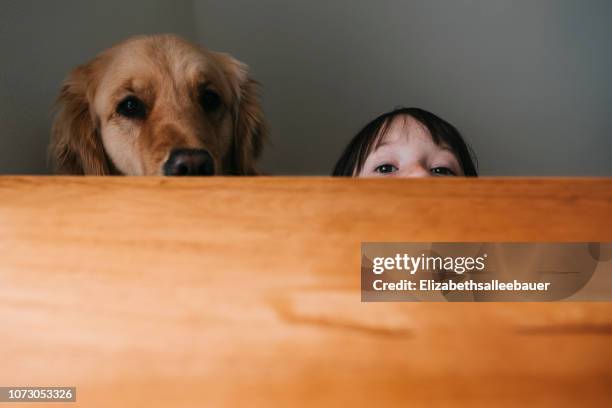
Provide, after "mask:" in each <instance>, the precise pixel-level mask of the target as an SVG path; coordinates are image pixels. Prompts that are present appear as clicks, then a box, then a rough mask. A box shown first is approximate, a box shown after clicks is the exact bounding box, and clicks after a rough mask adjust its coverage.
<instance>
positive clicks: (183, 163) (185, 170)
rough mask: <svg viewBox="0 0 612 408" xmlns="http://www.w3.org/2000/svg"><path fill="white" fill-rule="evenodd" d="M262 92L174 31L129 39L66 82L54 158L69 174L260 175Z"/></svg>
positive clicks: (235, 65)
mask: <svg viewBox="0 0 612 408" xmlns="http://www.w3.org/2000/svg"><path fill="white" fill-rule="evenodd" d="M256 88H257V86H256V83H255V82H254V81H253V80H252V79H251V78H249V76H248V74H247V69H246V66H245V65H243V64H242V63H240V62H239V61H237V60H235V59H234V58H232V57H231V56H229V55H227V54H222V53H217V52H212V51H209V50H205V49H202V48H200V47H198V46H196V45H194V44H191V43H189V42H187V41H185V40H183V39H181V38H179V37H177V36H174V35H159V36H146V37H136V38H132V39H129V40H127V41H125V42H122V43H120V44H118V45H116V46H114V47H112V48H110V49H108V50H106V51H104V52H103V53H101V54H100V55H98V56H97V57H96V58H95V59H94V60H92V61H91V62H89V63H87V64H85V65H82V66H79V67H77V68H76V69H75V70H74V71H72V73H71V74H70V75H69V77H68V78H67V79H66V81H65V82H64V85H63V87H62V90H61V94H60V96H59V100H58V103H59V111H58V113H57V115H56V118H55V122H54V124H53V131H52V138H51V146H50V156H51V160H52V162H53V164H54V167H55V170H56V171H57V172H59V173H63V174H92V175H106V174H125V175H181V174H189V175H192V174H203V175H208V174H255V173H256V171H255V167H254V166H255V160H256V159H257V158H258V156H259V154H260V152H261V149H262V144H263V142H264V139H265V137H266V128H265V123H264V118H263V113H262V109H261V106H260V104H259V101H258V98H257V95H256Z"/></svg>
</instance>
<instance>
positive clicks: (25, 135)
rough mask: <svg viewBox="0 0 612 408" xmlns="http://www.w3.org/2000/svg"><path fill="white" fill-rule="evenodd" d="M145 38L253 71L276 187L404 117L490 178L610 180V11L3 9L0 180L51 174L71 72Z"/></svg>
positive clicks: (436, 5)
mask: <svg viewBox="0 0 612 408" xmlns="http://www.w3.org/2000/svg"><path fill="white" fill-rule="evenodd" d="M154 32H176V33H178V34H182V35H184V36H186V37H187V38H190V39H194V40H198V41H199V42H201V43H202V44H203V45H205V46H208V47H209V48H212V49H217V50H223V51H228V52H230V53H232V54H234V55H235V56H236V57H237V58H239V59H241V60H242V61H244V62H246V63H247V64H249V65H250V66H251V69H252V72H253V75H254V77H255V78H256V79H258V80H259V81H260V82H261V83H262V84H263V100H264V107H265V110H266V113H267V115H268V118H269V121H270V123H271V125H272V131H273V134H272V145H270V146H268V149H267V151H266V153H265V156H264V159H263V163H262V168H263V170H265V171H268V172H270V173H273V174H327V173H329V171H330V170H331V168H332V166H333V164H334V162H335V160H336V159H337V157H338V155H339V154H340V152H341V150H342V149H343V147H344V146H345V144H346V143H347V141H348V139H349V138H350V137H351V136H352V135H353V134H355V132H356V131H358V130H359V129H360V127H361V126H363V125H364V124H365V123H366V122H367V121H368V120H370V119H372V118H373V117H374V116H376V115H378V114H379V113H382V112H384V111H387V110H390V109H392V108H393V107H395V106H396V105H404V106H420V107H423V108H426V109H429V110H431V111H433V112H435V113H437V114H439V115H440V116H442V117H444V118H446V119H447V120H449V121H450V122H452V123H454V124H455V125H456V126H457V127H459V128H460V130H462V132H463V133H464V135H465V136H466V138H467V139H468V141H469V142H470V143H471V144H472V145H473V147H474V149H475V150H476V152H477V154H478V158H479V162H480V169H481V172H482V174H484V175H608V176H612V160H610V159H611V158H612V157H611V152H612V114H611V113H612V79H611V78H610V73H611V72H612V53H611V52H610V42H611V41H612V2H610V1H609V0H585V1H578V0H557V1H552V0H532V1H527V0H521V1H502V0H472V1H469V0H446V1H441V0H419V1H407V0H404V1H391V0H367V1H365V0H330V1H328V2H323V1H318V2H287V1H281V0H260V1H247V0H218V1H217V0H215V1H210V0H209V1H195V2H192V1H172V0H153V1H145V0H133V1H124V0H121V1H119V0H105V1H104V2H80V1H54V2H45V1H6V0H0V55H1V56H2V63H1V64H0V173H41V172H45V169H46V164H45V153H46V145H47V142H48V137H49V128H50V123H51V107H52V102H53V100H54V98H55V96H56V94H57V91H58V89H59V86H60V83H61V80H62V79H63V78H64V77H65V75H66V73H67V72H68V71H69V70H70V68H72V67H73V66H75V65H76V64H78V63H81V62H84V61H85V60H87V59H89V58H91V57H93V56H94V55H95V54H96V53H97V52H98V51H100V50H102V49H103V48H106V47H108V46H110V45H111V44H113V43H114V42H116V41H118V40H120V39H123V38H125V37H127V36H129V35H132V34H140V33H154Z"/></svg>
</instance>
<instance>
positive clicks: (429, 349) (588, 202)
mask: <svg viewBox="0 0 612 408" xmlns="http://www.w3.org/2000/svg"><path fill="white" fill-rule="evenodd" d="M362 241H540V242H550V241H564V242H567V241H612V179H479V180H466V179H463V180H459V179H436V180H380V181H377V180H355V179H344V180H341V179H330V178H269V177H261V178H221V177H219V178H199V179H196V178H192V179H169V178H119V177H108V178H85V177H80V178H78V177H74V178H70V177H0V386H13V385H14V386H54V385H55V386H58V385H73V386H76V387H77V403H71V404H52V406H54V407H59V406H69V407H76V406H82V407H120V406H134V407H170V406H173V407H196V406H213V407H217V406H240V407H259V406H261V407H270V406H287V407H294V406H317V407H321V406H346V407H353V406H364V407H365V406H369V407H372V406H383V405H393V406H405V407H408V406H439V405H446V406H483V407H491V406H555V407H558V406H577V405H580V406H602V407H603V406H605V407H610V406H612V304H611V303H606V302H599V303H596V302H593V303H576V302H562V303H488V304H483V303H361V302H360V287H359V284H360V279H359V262H360V258H359V253H360V242H362ZM4 405H7V404H0V406H4ZM9 405H10V404H9ZM44 405H45V404H40V403H37V404H25V403H21V404H17V405H14V404H12V405H11V406H19V407H27V406H33V407H41V406H44ZM7 406H8V405H7Z"/></svg>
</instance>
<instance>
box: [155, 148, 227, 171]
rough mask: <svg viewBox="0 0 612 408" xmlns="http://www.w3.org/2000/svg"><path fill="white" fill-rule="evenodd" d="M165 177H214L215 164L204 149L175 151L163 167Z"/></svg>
mask: <svg viewBox="0 0 612 408" xmlns="http://www.w3.org/2000/svg"><path fill="white" fill-rule="evenodd" d="M163 172H164V175H165V176H212V175H214V174H215V162H214V160H213V158H212V156H211V155H210V153H209V152H208V151H207V150H204V149H174V150H172V151H171V152H170V157H168V160H167V161H166V163H164V166H163Z"/></svg>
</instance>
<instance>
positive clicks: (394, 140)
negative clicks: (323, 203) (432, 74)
mask: <svg viewBox="0 0 612 408" xmlns="http://www.w3.org/2000/svg"><path fill="white" fill-rule="evenodd" d="M472 157H473V154H472V151H471V149H470V147H469V146H468V145H467V144H466V143H465V141H464V140H463V137H461V134H460V133H459V131H458V130H457V129H456V128H455V127H454V126H453V125H451V124H450V123H448V122H447V121H445V120H444V119H441V118H439V117H438V116H436V115H434V114H433V113H431V112H427V111H425V110H423V109H419V108H400V109H396V110H394V111H392V112H388V113H385V114H383V115H380V116H379V117H377V118H376V119H374V120H373V121H372V122H370V123H368V124H367V125H366V126H365V127H364V128H363V129H362V130H361V131H360V132H359V133H358V134H357V136H355V137H354V138H353V140H351V142H350V143H349V145H348V146H347V148H346V150H345V151H344V153H343V154H342V156H341V157H340V160H338V162H337V163H336V167H335V168H334V172H333V175H334V176H355V177H373V176H391V177H428V176H477V175H478V173H477V170H476V166H475V165H474V162H473V161H472Z"/></svg>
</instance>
